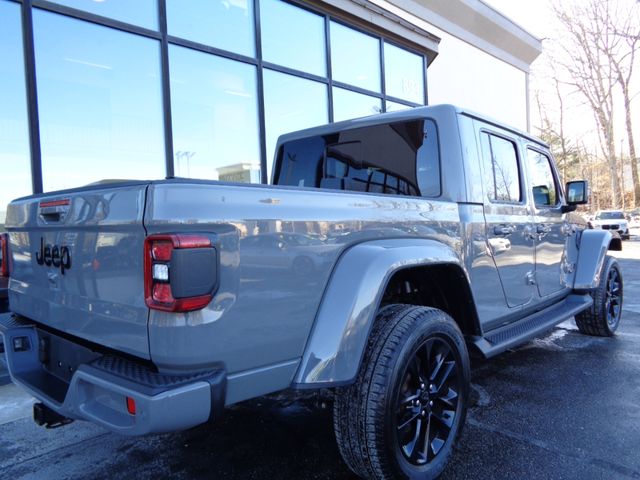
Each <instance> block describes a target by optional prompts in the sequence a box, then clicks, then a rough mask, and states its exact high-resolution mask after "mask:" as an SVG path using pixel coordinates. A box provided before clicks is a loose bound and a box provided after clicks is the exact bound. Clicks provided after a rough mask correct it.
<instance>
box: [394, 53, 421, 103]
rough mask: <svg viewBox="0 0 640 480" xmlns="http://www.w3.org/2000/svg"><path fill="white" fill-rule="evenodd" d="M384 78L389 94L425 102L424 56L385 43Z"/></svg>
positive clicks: (415, 101)
mask: <svg viewBox="0 0 640 480" xmlns="http://www.w3.org/2000/svg"><path fill="white" fill-rule="evenodd" d="M384 79H385V88H386V91H387V92H386V93H387V95H391V96H392V97H397V98H401V99H403V100H408V101H410V102H414V103H420V104H422V103H424V58H423V57H421V56H420V55H416V54H415V53H411V52H408V51H406V50H403V49H402V48H399V47H396V46H394V45H389V44H388V43H385V44H384Z"/></svg>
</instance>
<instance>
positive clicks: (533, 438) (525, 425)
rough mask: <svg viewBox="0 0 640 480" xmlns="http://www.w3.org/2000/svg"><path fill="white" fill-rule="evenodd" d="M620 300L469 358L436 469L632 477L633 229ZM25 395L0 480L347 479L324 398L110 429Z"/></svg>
mask: <svg viewBox="0 0 640 480" xmlns="http://www.w3.org/2000/svg"><path fill="white" fill-rule="evenodd" d="M615 254H616V256H617V257H618V258H619V259H620V263H621V264H622V271H623V275H624V280H625V303H624V314H623V318H622V324H621V327H620V330H619V333H618V335H617V336H616V337H615V338H594V337H587V336H583V335H581V334H580V333H579V332H578V331H577V329H576V327H575V324H574V323H573V322H572V321H571V322H565V323H563V324H561V325H560V326H558V327H557V328H555V329H554V330H553V331H552V332H550V333H549V334H548V335H547V336H546V337H544V338H540V339H537V340H534V341H532V342H529V343H528V344H526V345H523V346H522V347H520V348H517V349H514V350H511V351H508V352H506V353H504V354H502V355H500V356H499V357H497V358H495V359H493V360H491V361H487V362H485V361H481V360H474V366H473V374H472V382H473V384H472V387H473V396H472V406H471V408H470V410H469V415H468V419H467V425H466V427H465V430H464V433H463V435H462V438H461V440H460V442H459V445H458V448H457V450H456V453H455V455H454V458H453V461H452V462H451V464H450V466H449V467H448V468H447V470H446V471H445V473H444V475H443V478H447V479H453V478H469V479H485V478H533V477H535V478H567V479H572V478H576V479H578V478H580V479H583V478H640V455H639V454H638V447H639V446H640V400H639V399H640V238H639V237H638V236H635V237H632V240H631V241H629V242H624V250H623V251H622V252H615ZM30 404H31V399H29V397H28V396H26V395H24V394H23V393H21V392H20V391H19V389H17V388H16V387H15V386H13V385H4V386H2V387H0V471H1V472H2V476H3V477H4V478H12V479H15V478H60V479H62V478H73V479H76V478H77V479H79V478H83V479H84V478H123V477H131V478H154V479H158V478H230V479H236V478H237V479H240V478H242V479H245V478H267V477H268V478H270V479H272V480H273V479H285V478H287V479H289V478H300V479H316V478H318V479H319V478H335V479H346V478H354V477H353V476H352V475H351V474H350V473H349V471H348V470H347V469H346V467H345V466H344V464H343V463H342V461H341V459H340V457H339V454H338V451H337V448H336V446H335V444H334V437H333V429H332V420H331V411H330V407H328V408H324V409H323V408H321V407H319V406H318V405H316V404H315V403H314V402H311V401H298V402H293V403H283V402H281V401H278V400H277V399H260V400H257V401H252V402H249V403H245V404H242V405H238V406H235V407H233V408H232V409H229V411H228V412H227V414H226V415H225V416H224V417H223V418H222V419H221V421H220V422H219V423H217V424H215V425H210V426H201V427H198V428H195V429H192V430H189V431H186V432H182V433H178V434H171V435H156V436H149V437H144V438H127V437H121V436H118V435H115V434H112V433H108V432H106V431H105V430H103V429H101V428H99V427H96V426H93V425H90V424H87V423H83V422H75V423H73V424H71V425H69V426H66V427H64V428H60V429H55V430H45V429H42V428H40V427H37V426H36V425H35V424H34V423H33V421H32V420H31V419H30V418H29V417H30Z"/></svg>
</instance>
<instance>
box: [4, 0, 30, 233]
mask: <svg viewBox="0 0 640 480" xmlns="http://www.w3.org/2000/svg"><path fill="white" fill-rule="evenodd" d="M20 25H21V23H20V4H19V3H12V2H5V1H0V59H2V61H0V168H1V170H0V231H1V230H2V225H3V224H4V220H5V215H6V207H7V204H8V203H9V202H10V201H11V200H13V199H14V198H17V197H22V196H24V195H29V194H30V193H31V174H30V172H31V168H30V164H29V132H28V123H27V101H26V93H25V79H24V63H23V59H22V29H21V28H20Z"/></svg>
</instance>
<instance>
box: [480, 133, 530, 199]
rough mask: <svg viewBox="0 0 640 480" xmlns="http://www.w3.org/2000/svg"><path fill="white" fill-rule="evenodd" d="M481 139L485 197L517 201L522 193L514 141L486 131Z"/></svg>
mask: <svg viewBox="0 0 640 480" xmlns="http://www.w3.org/2000/svg"><path fill="white" fill-rule="evenodd" d="M481 140H482V156H483V163H484V176H485V178H484V185H485V192H486V195H487V198H488V199H489V200H491V201H495V202H509V203H511V202H519V201H520V200H521V199H522V195H521V191H520V174H519V170H518V155H517V150H516V145H515V143H513V142H512V141H511V140H507V139H505V138H502V137H498V136H496V135H490V134H488V133H482V134H481Z"/></svg>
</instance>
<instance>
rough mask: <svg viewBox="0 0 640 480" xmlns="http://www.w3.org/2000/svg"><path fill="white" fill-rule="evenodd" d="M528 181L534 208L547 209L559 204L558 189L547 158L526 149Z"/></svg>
mask: <svg viewBox="0 0 640 480" xmlns="http://www.w3.org/2000/svg"><path fill="white" fill-rule="evenodd" d="M527 164H528V165H529V179H530V182H531V190H532V191H533V201H534V202H535V205H536V207H549V206H554V205H557V204H558V203H559V200H558V189H557V188H556V182H555V179H554V177H553V171H552V170H551V164H550V163H549V157H547V156H546V155H544V154H542V153H540V152H537V151H535V150H531V149H527Z"/></svg>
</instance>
